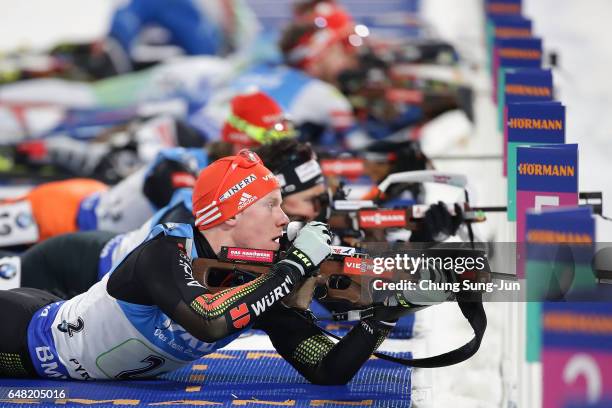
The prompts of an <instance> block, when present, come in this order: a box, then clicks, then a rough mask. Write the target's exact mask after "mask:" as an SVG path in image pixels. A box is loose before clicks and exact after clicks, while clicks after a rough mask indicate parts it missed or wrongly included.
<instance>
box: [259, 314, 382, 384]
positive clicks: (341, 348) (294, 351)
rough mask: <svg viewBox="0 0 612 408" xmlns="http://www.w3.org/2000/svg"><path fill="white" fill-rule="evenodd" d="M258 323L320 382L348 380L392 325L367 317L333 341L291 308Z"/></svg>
mask: <svg viewBox="0 0 612 408" xmlns="http://www.w3.org/2000/svg"><path fill="white" fill-rule="evenodd" d="M290 314H291V315H293V316H291V315H290ZM256 327H257V328H261V329H263V330H265V331H266V333H267V334H268V335H269V336H270V340H271V341H272V344H273V345H274V347H275V348H276V350H277V351H278V352H279V353H280V354H281V355H282V356H283V357H284V358H285V360H287V361H288V362H289V363H290V364H291V365H292V366H293V367H294V368H295V369H296V370H297V371H298V372H299V373H300V374H302V375H303V376H304V377H305V378H306V379H307V380H308V381H310V382H312V383H313V384H321V385H343V384H346V383H348V382H349V381H350V380H351V379H352V378H353V377H354V376H355V374H356V373H357V371H359V369H360V368H361V366H363V364H364V363H365V362H366V361H367V360H368V359H369V358H370V356H371V355H372V353H373V352H374V351H375V350H376V349H377V348H378V346H379V345H380V343H382V341H383V340H384V339H385V338H386V336H387V334H388V333H389V331H390V329H391V327H388V326H386V325H384V324H382V323H379V322H376V321H373V320H369V319H366V320H363V321H361V322H360V323H359V324H357V325H356V326H355V327H354V328H353V329H352V330H351V331H350V332H349V333H348V334H347V335H346V336H344V338H343V339H342V340H340V342H338V343H336V344H334V342H333V341H332V340H331V339H329V338H328V337H327V336H325V335H324V334H323V332H322V331H321V329H320V328H318V327H317V326H316V325H315V324H314V323H312V322H309V321H308V320H306V319H305V318H304V317H300V316H299V315H298V314H296V313H295V312H294V311H290V310H286V311H275V312H272V313H270V314H269V315H268V316H266V317H265V318H264V319H262V321H261V323H260V324H258V325H257V326H256Z"/></svg>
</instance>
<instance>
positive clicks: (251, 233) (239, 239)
mask: <svg viewBox="0 0 612 408" xmlns="http://www.w3.org/2000/svg"><path fill="white" fill-rule="evenodd" d="M281 202H282V197H281V193H280V189H276V190H274V191H272V192H270V193H268V194H267V195H265V196H264V197H263V198H262V199H261V200H258V201H256V202H255V203H254V204H252V205H251V206H249V207H248V208H247V209H245V210H244V211H242V212H241V213H238V214H237V215H236V225H235V227H234V228H233V229H232V240H233V242H234V244H235V245H236V246H238V247H241V248H256V249H268V250H273V251H277V250H278V249H279V247H280V245H279V238H280V237H281V235H282V234H283V227H284V226H286V225H287V224H288V223H289V218H287V215H285V213H284V212H283V210H282V209H281Z"/></svg>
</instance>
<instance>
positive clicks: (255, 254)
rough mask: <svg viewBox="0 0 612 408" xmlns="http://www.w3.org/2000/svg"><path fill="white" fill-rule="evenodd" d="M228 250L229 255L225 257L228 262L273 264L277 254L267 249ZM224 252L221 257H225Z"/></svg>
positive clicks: (232, 248)
mask: <svg viewBox="0 0 612 408" xmlns="http://www.w3.org/2000/svg"><path fill="white" fill-rule="evenodd" d="M224 249H225V248H224ZM226 250H227V255H225V259H227V260H228V261H240V262H258V263H273V262H274V256H275V254H276V253H275V252H274V251H268V250H265V249H249V248H234V247H229V248H227V249H226ZM223 252H225V251H222V253H221V256H223Z"/></svg>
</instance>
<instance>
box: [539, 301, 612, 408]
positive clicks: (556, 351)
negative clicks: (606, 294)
mask: <svg viewBox="0 0 612 408" xmlns="http://www.w3.org/2000/svg"><path fill="white" fill-rule="evenodd" d="M542 329H543V334H542V345H543V350H542V376H543V407H545V408H562V407H565V406H567V405H568V404H569V403H572V404H574V405H573V406H587V405H588V404H587V403H589V404H595V403H602V402H603V401H609V400H610V397H611V396H612V395H611V393H612V348H610V344H612V308H611V307H610V304H609V303H593V302H591V303H589V302H568V303H545V304H543V314H542ZM588 406H591V405H588Z"/></svg>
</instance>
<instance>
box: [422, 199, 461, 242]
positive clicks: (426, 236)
mask: <svg viewBox="0 0 612 408" xmlns="http://www.w3.org/2000/svg"><path fill="white" fill-rule="evenodd" d="M462 222H463V211H462V210H461V207H460V206H459V204H455V215H451V214H450V212H449V211H448V208H446V204H444V203H443V202H441V201H440V202H438V203H437V204H432V205H431V206H430V207H429V209H428V210H427V212H426V213H425V218H424V220H423V229H422V230H421V231H417V232H415V233H414V234H413V235H412V236H411V237H410V241H412V242H442V241H444V240H446V239H447V238H448V237H450V236H452V235H455V233H456V232H457V229H459V227H460V226H461V223H462Z"/></svg>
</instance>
